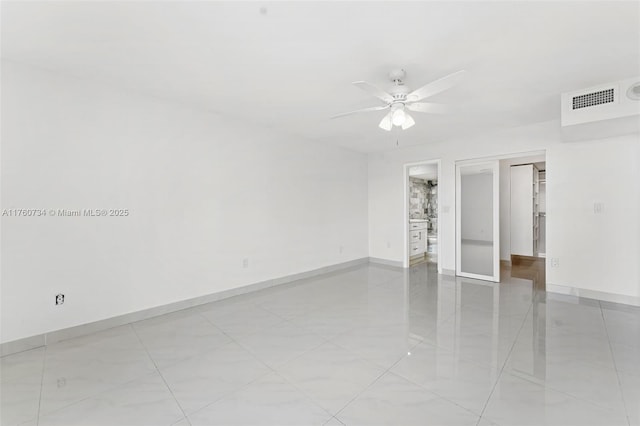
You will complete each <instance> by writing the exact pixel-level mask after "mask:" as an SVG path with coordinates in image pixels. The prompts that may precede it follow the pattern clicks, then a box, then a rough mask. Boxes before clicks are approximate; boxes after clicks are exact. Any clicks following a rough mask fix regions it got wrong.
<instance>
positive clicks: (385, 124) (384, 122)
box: [378, 112, 393, 132]
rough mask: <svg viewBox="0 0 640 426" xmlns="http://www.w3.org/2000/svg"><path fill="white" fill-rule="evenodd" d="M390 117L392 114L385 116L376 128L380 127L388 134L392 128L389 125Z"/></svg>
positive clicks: (391, 125)
mask: <svg viewBox="0 0 640 426" xmlns="http://www.w3.org/2000/svg"><path fill="white" fill-rule="evenodd" d="M392 115H393V113H392V112H389V113H388V114H387V115H385V116H384V117H383V118H382V120H381V121H380V124H378V127H380V128H381V129H383V130H386V131H387V132H390V131H391V128H392V127H393V124H392V123H391V116H392Z"/></svg>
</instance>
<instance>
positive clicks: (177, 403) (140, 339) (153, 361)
mask: <svg viewBox="0 0 640 426" xmlns="http://www.w3.org/2000/svg"><path fill="white" fill-rule="evenodd" d="M129 327H131V330H133V333H134V334H135V335H136V337H137V338H138V341H139V342H140V344H141V345H142V347H143V348H144V351H145V352H146V353H147V356H148V357H149V359H150V360H151V362H152V363H153V366H154V367H155V368H156V372H157V373H158V375H159V376H160V378H161V379H162V382H163V383H164V385H165V386H166V387H167V390H168V391H169V393H170V394H171V397H172V398H173V400H174V401H175V402H176V405H177V406H178V408H180V411H182V415H183V418H184V419H187V422H188V423H189V424H191V421H190V420H189V419H188V418H187V413H186V412H185V411H184V409H183V408H182V405H180V402H178V399H177V398H176V396H175V395H174V394H173V390H172V389H171V387H170V386H169V384H168V383H167V381H166V379H165V378H164V376H163V375H162V372H161V371H160V369H159V368H158V364H156V360H155V359H153V357H152V356H151V353H149V349H147V345H145V344H144V342H143V341H142V338H141V337H140V335H139V334H138V331H137V330H136V328H135V327H134V326H133V323H131V324H129ZM180 420H182V419H178V421H180Z"/></svg>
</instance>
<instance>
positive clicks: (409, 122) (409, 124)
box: [402, 112, 416, 130]
mask: <svg viewBox="0 0 640 426" xmlns="http://www.w3.org/2000/svg"><path fill="white" fill-rule="evenodd" d="M404 116H405V119H404V123H402V130H407V129H408V128H409V127H412V126H413V125H414V124H416V122H415V121H414V120H413V117H411V116H410V115H409V114H407V113H406V112H405V113H404Z"/></svg>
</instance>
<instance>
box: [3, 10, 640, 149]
mask: <svg viewBox="0 0 640 426" xmlns="http://www.w3.org/2000/svg"><path fill="white" fill-rule="evenodd" d="M1 7H2V57H3V59H7V60H12V61H15V62H22V63H27V64H32V65H37V66H40V67H44V68H47V69H50V70H55V71H60V72H64V73H69V74H73V75H75V76H78V77H82V78H89V79H94V80H97V81H99V82H101V83H103V84H110V85H114V86H119V87H123V88H126V89H130V90H135V91H137V92H143V93H146V94H149V95H152V96H156V97H161V98H166V99H171V100H175V101H179V102H183V103H186V104H191V105H195V106H198V107H201V108H206V109H208V110H211V111H217V112H220V113H223V114H229V115H233V116H241V117H243V118H244V119H245V120H247V121H249V122H255V123H258V124H261V125H265V126H269V127H272V128H274V129H276V130H279V131H282V132H286V133H288V134H292V135H295V136H298V137H303V138H306V139H311V140H315V141H318V142H321V143H330V144H334V145H339V146H343V147H347V148H350V149H354V150H357V151H362V152H371V151H378V150H386V149H394V148H395V147H396V143H398V144H399V145H401V146H407V145H415V144H428V143H433V142H436V141H442V140H447V139H450V138H455V137H460V136H463V135H465V134H471V133H475V132H478V131H488V130H491V129H495V128H496V127H509V126H517V125H522V124H528V123H534V122H540V121H546V120H550V119H555V118H559V94H560V93H561V92H564V91H570V90H576V89H580V88H582V87H588V86H592V85H596V84H600V83H604V82H608V81H614V80H618V79H622V78H628V77H632V76H635V75H640V2H636V1H632V2H466V3H458V2H406V3H405V2H375V3H372V2H371V3H370V2H295V3H294V2H260V3H254V2H202V1H200V2H198V1H195V2H177V1H174V2H145V1H137V2H95V1H77V2H73V1H71V2H42V3H39V2H26V1H22V2H8V1H3V2H2V6H1ZM396 67H402V68H404V69H405V70H406V71H407V81H406V83H407V85H408V86H410V87H412V88H417V87H419V86H422V85H423V84H425V83H428V82H430V81H432V80H435V79H437V78H439V77H442V76H444V75H446V74H449V73H451V72H454V71H458V70H461V69H465V70H467V74H466V76H465V79H464V80H463V81H462V83H461V84H459V85H458V86H456V87H455V88H453V89H451V90H449V91H447V92H443V93H441V94H439V95H436V96H435V97H433V98H431V100H433V101H434V102H443V103H447V104H451V105H453V106H455V107H456V110H455V112H453V113H451V114H448V115H445V116H442V115H426V114H419V113H415V114H414V116H415V118H416V122H417V124H416V125H415V126H414V127H413V128H411V129H408V130H406V131H394V132H392V133H388V132H385V131H383V130H381V129H379V128H378V127H377V124H378V122H379V121H380V119H381V118H382V116H383V115H384V113H385V112H384V111H380V112H374V113H368V114H366V115H361V116H349V117H344V118H341V119H336V120H329V118H328V117H330V116H331V115H333V114H336V113H339V112H344V111H349V110H352V109H357V108H362V107H366V106H372V105H378V101H376V99H374V98H372V97H371V96H369V95H368V94H366V93H364V92H361V91H360V90H359V89H357V88H355V87H353V86H351V85H350V83H351V82H352V81H355V80H366V81H369V82H371V83H374V84H377V85H380V86H385V85H386V84H387V83H388V81H387V79H386V75H387V73H388V72H389V71H390V69H392V68H396Z"/></svg>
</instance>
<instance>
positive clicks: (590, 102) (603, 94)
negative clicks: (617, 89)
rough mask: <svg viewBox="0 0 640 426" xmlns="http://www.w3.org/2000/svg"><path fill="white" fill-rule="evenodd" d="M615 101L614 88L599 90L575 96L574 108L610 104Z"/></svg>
mask: <svg viewBox="0 0 640 426" xmlns="http://www.w3.org/2000/svg"><path fill="white" fill-rule="evenodd" d="M613 101H614V99H613V89H607V90H600V91H598V92H593V93H587V94H584V95H580V96H574V97H573V109H574V110H575V109H580V108H586V107H592V106H596V105H602V104H609V103H612V102H613Z"/></svg>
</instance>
